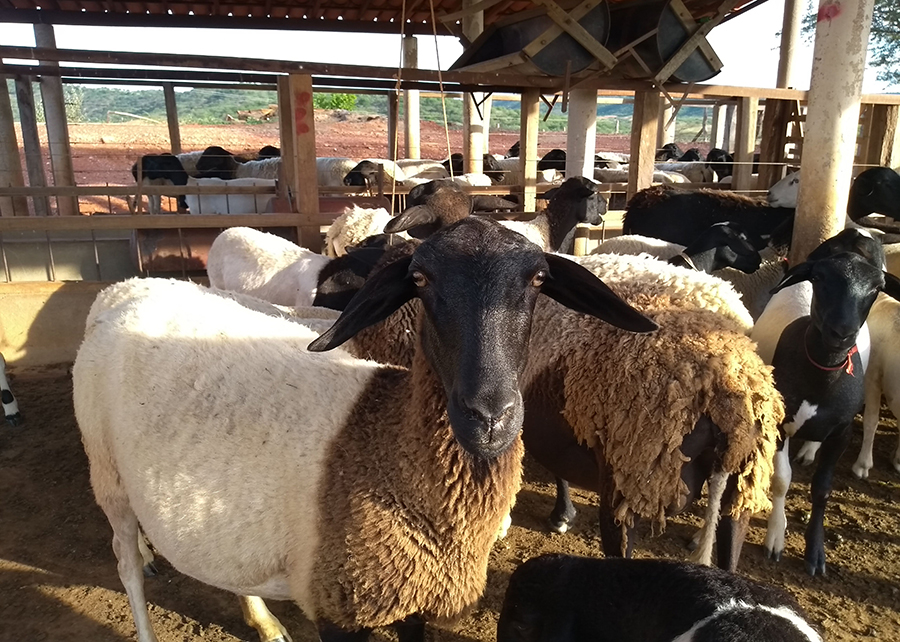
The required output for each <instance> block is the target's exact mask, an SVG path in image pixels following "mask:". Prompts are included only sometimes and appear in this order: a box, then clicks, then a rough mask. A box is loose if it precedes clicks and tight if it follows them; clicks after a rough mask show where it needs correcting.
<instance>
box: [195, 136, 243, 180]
mask: <svg viewBox="0 0 900 642" xmlns="http://www.w3.org/2000/svg"><path fill="white" fill-rule="evenodd" d="M239 164H240V161H239V160H238V159H237V158H236V157H235V155H234V154H233V153H231V152H229V151H228V150H227V149H225V148H224V147H220V146H218V145H210V146H209V147H207V148H206V149H204V150H203V155H202V156H200V159H199V160H198V161H197V176H198V177H199V178H221V179H222V180H223V181H227V180H231V179H233V178H236V176H237V168H238V165H239Z"/></svg>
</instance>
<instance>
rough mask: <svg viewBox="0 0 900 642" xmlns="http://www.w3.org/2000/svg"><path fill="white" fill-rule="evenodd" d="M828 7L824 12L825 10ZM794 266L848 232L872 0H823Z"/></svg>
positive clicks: (791, 255)
mask: <svg viewBox="0 0 900 642" xmlns="http://www.w3.org/2000/svg"><path fill="white" fill-rule="evenodd" d="M826 5H827V8H828V9H829V10H828V11H824V10H823V9H825V8H826ZM819 7H820V11H819V14H818V15H819V16H822V15H827V19H825V18H823V19H820V20H819V23H818V25H817V26H816V44H815V48H814V51H813V68H812V77H811V79H810V88H809V107H808V109H807V113H806V137H805V140H804V141H803V158H802V160H801V164H800V168H801V171H802V172H803V180H802V181H800V194H799V195H798V197H797V214H796V217H795V219H794V238H793V242H792V243H791V254H790V257H789V258H790V262H791V265H795V264H797V263H800V262H802V261H803V260H804V259H805V258H806V256H807V255H808V254H809V253H810V252H811V251H812V250H814V249H815V248H816V247H817V246H818V245H819V243H821V242H822V241H823V240H825V239H827V238H830V237H831V236H834V234H836V233H837V232H838V231H840V230H841V229H843V227H844V221H845V218H846V215H847V196H848V193H849V191H850V182H851V175H852V169H853V157H854V154H855V151H856V137H857V128H858V124H859V103H860V94H861V93H862V82H863V71H864V69H865V61H866V45H867V43H868V41H869V29H870V27H871V25H872V8H873V0H842V2H840V3H836V4H833V3H831V2H830V0H820V3H819Z"/></svg>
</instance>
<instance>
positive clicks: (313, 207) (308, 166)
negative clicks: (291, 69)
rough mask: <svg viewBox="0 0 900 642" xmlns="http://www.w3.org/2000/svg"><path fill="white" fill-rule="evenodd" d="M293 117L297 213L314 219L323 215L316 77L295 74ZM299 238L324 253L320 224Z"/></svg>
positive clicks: (303, 229) (291, 83)
mask: <svg viewBox="0 0 900 642" xmlns="http://www.w3.org/2000/svg"><path fill="white" fill-rule="evenodd" d="M288 86H289V88H290V103H291V111H290V113H291V115H292V116H293V130H294V155H293V158H294V184H293V188H294V199H295V202H296V204H297V211H298V212H299V213H300V214H302V215H303V216H305V217H308V218H310V219H314V218H316V217H317V216H318V214H319V185H318V179H317V176H316V124H315V118H314V117H313V101H312V98H313V86H312V76H309V75H307V74H291V75H290V77H289V78H288ZM298 238H299V239H300V244H301V245H302V246H303V247H307V248H309V249H310V250H312V251H314V252H321V251H322V234H321V232H320V231H319V226H318V225H301V226H300V228H299V230H298Z"/></svg>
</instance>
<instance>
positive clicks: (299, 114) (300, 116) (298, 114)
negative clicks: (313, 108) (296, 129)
mask: <svg viewBox="0 0 900 642" xmlns="http://www.w3.org/2000/svg"><path fill="white" fill-rule="evenodd" d="M305 118H306V110H305V109H304V108H303V107H296V108H295V109H294V120H296V121H301V120H304V119H305Z"/></svg>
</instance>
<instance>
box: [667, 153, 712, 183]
mask: <svg viewBox="0 0 900 642" xmlns="http://www.w3.org/2000/svg"><path fill="white" fill-rule="evenodd" d="M697 160H698V161H699V160H700V159H699V158H698V159H697ZM656 169H657V170H658V171H661V172H677V173H678V174H683V175H684V176H685V177H686V178H687V179H688V180H689V181H690V182H691V183H712V182H713V170H712V168H711V167H709V166H708V165H707V164H706V163H703V162H685V161H682V160H680V159H679V160H678V161H675V162H667V163H657V164H656Z"/></svg>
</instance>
